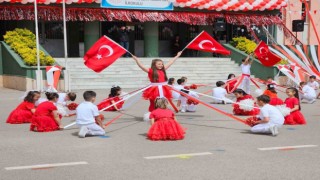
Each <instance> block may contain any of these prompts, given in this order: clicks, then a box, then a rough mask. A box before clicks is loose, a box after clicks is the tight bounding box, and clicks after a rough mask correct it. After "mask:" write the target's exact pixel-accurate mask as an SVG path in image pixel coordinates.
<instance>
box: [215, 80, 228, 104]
mask: <svg viewBox="0 0 320 180" xmlns="http://www.w3.org/2000/svg"><path fill="white" fill-rule="evenodd" d="M224 85H225V83H224V82H223V81H217V82H216V86H217V87H215V88H213V89H212V96H213V98H214V99H213V103H216V104H225V103H226V99H227V98H226V95H227V94H228V93H227V90H226V89H225V88H224Z"/></svg>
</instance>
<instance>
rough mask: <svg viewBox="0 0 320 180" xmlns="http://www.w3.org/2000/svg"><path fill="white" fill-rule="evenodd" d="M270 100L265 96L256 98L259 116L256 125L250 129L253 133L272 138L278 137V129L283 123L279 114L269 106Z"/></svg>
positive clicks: (274, 108) (282, 118)
mask: <svg viewBox="0 0 320 180" xmlns="http://www.w3.org/2000/svg"><path fill="white" fill-rule="evenodd" d="M269 102H270V98H269V96H266V95H261V96H259V97H257V104H258V105H259V106H260V107H261V109H260V115H259V118H258V121H256V125H254V126H253V127H252V128H251V132H253V133H267V134H270V133H271V134H272V135H273V136H276V135H278V128H280V127H281V126H282V125H283V123H284V117H283V116H282V114H281V112H280V111H279V110H278V109H277V108H276V107H274V106H272V105H270V104H269Z"/></svg>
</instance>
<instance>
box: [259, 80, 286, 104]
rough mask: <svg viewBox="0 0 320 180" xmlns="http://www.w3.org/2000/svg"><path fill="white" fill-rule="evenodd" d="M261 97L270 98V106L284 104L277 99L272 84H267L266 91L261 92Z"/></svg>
mask: <svg viewBox="0 0 320 180" xmlns="http://www.w3.org/2000/svg"><path fill="white" fill-rule="evenodd" d="M263 95H266V96H268V97H269V98H270V102H269V104H270V105H273V106H278V105H283V104H284V102H283V101H282V100H281V99H280V98H278V95H277V91H276V90H275V85H274V84H268V85H267V89H266V90H265V91H264V92H263Z"/></svg>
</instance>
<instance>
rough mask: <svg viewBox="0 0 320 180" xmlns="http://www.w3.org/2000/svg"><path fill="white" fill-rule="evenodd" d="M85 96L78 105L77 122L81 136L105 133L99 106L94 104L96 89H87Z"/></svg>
mask: <svg viewBox="0 0 320 180" xmlns="http://www.w3.org/2000/svg"><path fill="white" fill-rule="evenodd" d="M83 98H84V100H85V101H84V102H82V103H81V104H79V106H78V107H77V119H76V123H77V125H78V126H79V127H80V131H79V134H78V135H79V137H81V138H84V137H85V136H86V135H91V136H103V135H105V133H106V132H105V131H104V125H103V124H102V120H101V117H100V114H99V111H98V107H97V106H96V105H94V104H93V103H94V101H95V100H96V93H95V92H94V91H86V92H84V93H83ZM96 122H97V123H96Z"/></svg>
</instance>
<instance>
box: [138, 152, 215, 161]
mask: <svg viewBox="0 0 320 180" xmlns="http://www.w3.org/2000/svg"><path fill="white" fill-rule="evenodd" d="M211 154H212V153H211V152H201V153H190V154H175V155H161V156H148V157H144V158H145V159H148V160H151V159H167V158H181V157H192V156H205V155H211Z"/></svg>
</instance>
